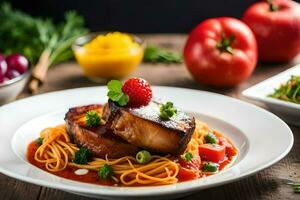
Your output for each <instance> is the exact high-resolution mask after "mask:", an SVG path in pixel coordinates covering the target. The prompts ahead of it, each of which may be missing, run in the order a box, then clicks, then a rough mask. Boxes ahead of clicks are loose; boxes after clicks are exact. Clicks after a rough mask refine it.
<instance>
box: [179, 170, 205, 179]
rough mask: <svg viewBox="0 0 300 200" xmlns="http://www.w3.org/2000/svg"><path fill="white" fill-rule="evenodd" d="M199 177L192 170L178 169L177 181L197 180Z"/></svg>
mask: <svg viewBox="0 0 300 200" xmlns="http://www.w3.org/2000/svg"><path fill="white" fill-rule="evenodd" d="M199 176H200V175H199V173H197V172H195V171H193V170H190V169H186V168H184V167H180V168H179V172H178V175H177V178H178V179H179V181H189V180H193V179H198V178H199Z"/></svg>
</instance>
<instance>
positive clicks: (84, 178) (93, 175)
mask: <svg viewBox="0 0 300 200" xmlns="http://www.w3.org/2000/svg"><path fill="white" fill-rule="evenodd" d="M37 149H38V145H37V144H36V143H35V141H33V142H31V143H30V144H29V145H28V149H27V159H28V161H29V162H30V163H31V164H32V165H34V166H36V167H38V168H40V169H42V170H44V171H47V172H49V173H51V174H53V175H56V176H59V177H62V178H66V179H71V180H74V181H80V182H85V183H92V184H98V185H110V186H112V185H115V184H116V182H114V181H112V180H100V179H99V178H98V175H97V172H96V171H92V170H89V172H88V173H87V174H85V175H76V174H75V171H76V170H77V169H78V168H77V167H70V166H68V167H67V168H66V169H64V170H63V171H59V172H50V171H48V170H47V169H46V167H45V164H44V163H40V162H37V161H36V160H35V159H34V154H35V152H36V150H37Z"/></svg>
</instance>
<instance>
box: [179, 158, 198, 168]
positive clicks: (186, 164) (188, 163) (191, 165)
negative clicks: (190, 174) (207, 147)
mask: <svg viewBox="0 0 300 200" xmlns="http://www.w3.org/2000/svg"><path fill="white" fill-rule="evenodd" d="M178 162H179V164H180V166H181V167H184V168H186V169H193V170H199V169H200V167H201V159H200V157H199V156H198V157H194V158H192V160H191V161H185V160H183V159H182V158H179V161H178Z"/></svg>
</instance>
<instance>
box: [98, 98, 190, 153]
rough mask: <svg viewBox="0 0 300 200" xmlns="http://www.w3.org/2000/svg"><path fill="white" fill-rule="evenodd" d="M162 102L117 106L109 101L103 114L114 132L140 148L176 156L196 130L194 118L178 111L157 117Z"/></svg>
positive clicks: (184, 147) (182, 150)
mask: <svg viewBox="0 0 300 200" xmlns="http://www.w3.org/2000/svg"><path fill="white" fill-rule="evenodd" d="M160 106H161V104H160V103H158V102H156V101H151V102H150V103H149V104H148V105H147V106H143V107H140V108H125V107H119V106H118V105H117V104H116V103H114V102H112V101H108V103H107V104H106V105H105V107H104V110H103V117H104V118H105V119H106V120H107V122H108V124H110V128H111V129H112V130H113V131H114V133H115V134H116V135H118V136H120V137H122V138H123V139H124V140H126V141H127V142H129V143H130V144H133V145H135V146H138V147H140V148H143V149H147V150H150V151H152V152H157V153H167V154H173V155H179V154H181V153H183V152H184V150H185V149H186V146H187V144H188V142H189V141H190V139H191V136H192V134H193V132H194V130H195V119H194V118H192V117H190V116H188V115H187V114H186V113H184V112H183V111H181V110H177V114H176V116H174V117H172V118H171V119H170V120H162V119H161V118H160V117H159V114H160V111H159V108H160Z"/></svg>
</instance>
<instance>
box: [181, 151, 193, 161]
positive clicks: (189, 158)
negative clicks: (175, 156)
mask: <svg viewBox="0 0 300 200" xmlns="http://www.w3.org/2000/svg"><path fill="white" fill-rule="evenodd" d="M193 157H194V156H193V154H192V153H191V152H187V153H185V154H184V156H183V157H182V158H183V159H184V160H185V161H187V162H190V161H192V159H193Z"/></svg>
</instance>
